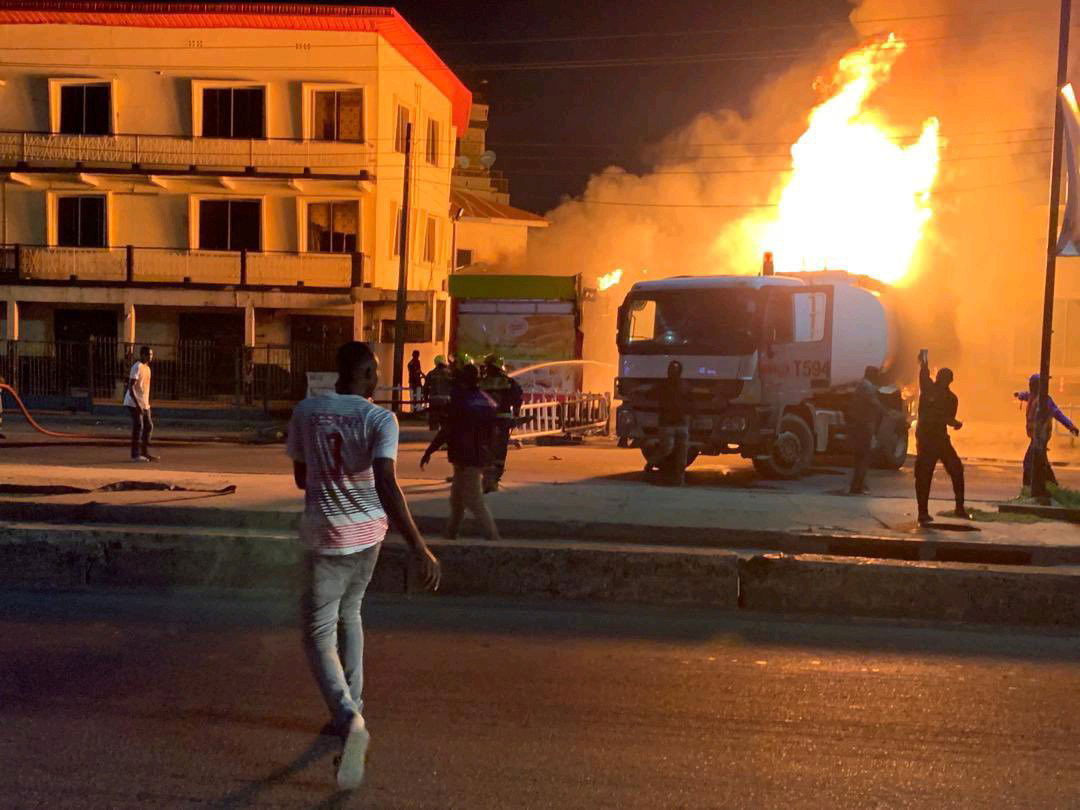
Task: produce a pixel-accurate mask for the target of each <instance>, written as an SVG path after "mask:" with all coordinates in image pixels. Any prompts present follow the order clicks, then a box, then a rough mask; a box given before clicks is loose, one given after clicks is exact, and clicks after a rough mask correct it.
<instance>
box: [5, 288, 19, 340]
mask: <svg viewBox="0 0 1080 810" xmlns="http://www.w3.org/2000/svg"><path fill="white" fill-rule="evenodd" d="M18 339H19V302H18V301H16V300H15V299H14V298H9V299H8V300H7V326H6V328H5V329H4V340H18Z"/></svg>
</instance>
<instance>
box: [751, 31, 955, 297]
mask: <svg viewBox="0 0 1080 810" xmlns="http://www.w3.org/2000/svg"><path fill="white" fill-rule="evenodd" d="M905 47H906V46H905V44H904V42H903V41H902V40H900V39H897V38H896V37H895V36H894V35H889V37H888V38H887V39H884V40H880V41H877V42H873V43H871V44H868V45H865V46H863V47H861V48H858V49H856V50H854V51H851V52H849V53H848V54H847V55H845V56H844V57H843V58H842V59H841V60H840V62H839V64H838V65H837V69H836V74H835V76H834V77H833V80H832V82H831V84H830V85H829V88H830V90H829V96H828V98H826V99H825V101H823V102H822V103H821V104H820V105H818V106H817V107H815V108H814V110H813V111H812V112H811V113H810V116H809V122H808V123H809V126H808V127H807V130H806V132H805V133H803V135H802V137H801V138H799V140H798V141H797V142H796V143H795V145H794V146H793V147H792V149H791V157H792V172H791V175H790V178H789V179H788V181H787V183H786V185H785V186H784V188H783V191H782V192H781V195H780V200H779V209H778V212H777V217H776V220H775V221H774V222H772V223H770V224H769V225H767V226H766V228H765V231H764V233H763V238H762V240H761V246H760V247H761V250H762V251H765V250H771V251H773V253H774V254H775V257H776V268H777V270H784V271H792V270H821V269H826V268H834V269H842V270H848V271H850V272H853V273H861V274H865V275H868V276H873V277H874V278H877V279H879V280H881V281H886V282H890V283H897V282H902V281H903V280H904V278H905V276H907V275H908V272H909V270H910V267H911V264H912V258H913V256H914V254H915V250H916V248H917V247H918V244H919V241H920V240H921V239H922V236H923V232H924V229H925V226H926V223H927V221H928V220H929V219H930V216H931V213H932V212H931V207H930V191H931V189H932V188H933V185H934V182H935V180H936V179H937V176H938V163H939V159H940V148H941V142H940V138H939V135H938V129H939V125H938V121H937V119H936V118H929V119H927V120H926V121H925V122H924V123H923V126H922V131H921V134H920V135H919V137H918V139H916V140H915V141H914V143H910V145H906V146H905V145H904V144H903V143H901V142H898V141H900V140H902V139H899V138H897V136H896V134H895V132H896V131H895V130H894V129H892V128H890V127H889V126H888V125H887V124H885V122H884V121H883V119H882V117H881V116H880V115H879V114H878V113H876V112H875V111H872V110H868V109H867V108H866V103H867V100H868V99H869V97H870V96H871V95H872V94H873V92H874V91H875V90H876V89H878V88H879V87H881V86H882V85H883V84H884V83H885V82H887V81H888V79H889V74H890V73H891V71H892V68H893V65H894V64H895V63H896V60H897V59H899V57H900V55H901V54H902V53H903V52H904V49H905Z"/></svg>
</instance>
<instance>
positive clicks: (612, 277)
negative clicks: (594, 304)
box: [596, 267, 623, 292]
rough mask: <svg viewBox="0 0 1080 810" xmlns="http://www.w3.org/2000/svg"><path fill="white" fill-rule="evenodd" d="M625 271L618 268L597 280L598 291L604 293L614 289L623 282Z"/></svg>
mask: <svg viewBox="0 0 1080 810" xmlns="http://www.w3.org/2000/svg"><path fill="white" fill-rule="evenodd" d="M622 277H623V271H622V268H621V267H616V268H615V269H614V270H612V271H611V272H610V273H605V274H604V275H602V276H600V278H598V279H597V280H596V289H598V290H600V292H603V291H604V290H606V289H608V288H610V287H614V286H615V285H616V284H618V283H619V282H620V281H622Z"/></svg>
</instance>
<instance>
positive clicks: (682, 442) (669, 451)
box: [644, 360, 693, 487]
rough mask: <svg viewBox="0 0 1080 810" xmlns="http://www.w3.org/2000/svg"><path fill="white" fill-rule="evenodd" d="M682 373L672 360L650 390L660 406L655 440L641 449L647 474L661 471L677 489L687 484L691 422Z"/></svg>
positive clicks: (690, 412) (689, 404)
mask: <svg viewBox="0 0 1080 810" xmlns="http://www.w3.org/2000/svg"><path fill="white" fill-rule="evenodd" d="M682 371H683V367H682V363H680V362H679V361H678V360H672V361H671V362H670V363H668V369H667V378H666V379H664V380H663V381H661V382H659V383H656V385H654V386H653V388H652V392H653V393H654V394H655V395H656V398H657V400H658V405H659V408H658V411H659V412H658V415H657V437H656V439H654V440H652V441H650V442H649V443H648V444H647V445H646V446H645V448H644V453H645V460H646V464H645V472H646V474H647V473H648V472H649V471H650V470H651V469H652V468H653V467H658V468H661V469H663V472H664V478H665V480H666V482H667V483H668V484H671V485H673V486H677V487H681V486H682V485H683V484H685V483H686V459H687V454H688V452H689V441H690V420H691V419H692V418H693V400H692V398H691V393H690V389H689V386H688V385H687V384H686V383H685V382H684V381H683V378H682Z"/></svg>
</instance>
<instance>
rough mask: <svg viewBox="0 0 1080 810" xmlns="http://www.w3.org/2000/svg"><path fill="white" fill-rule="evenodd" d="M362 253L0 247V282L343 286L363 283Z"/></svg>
mask: <svg viewBox="0 0 1080 810" xmlns="http://www.w3.org/2000/svg"><path fill="white" fill-rule="evenodd" d="M365 259H366V257H365V256H364V255H363V254H361V253H290V252H285V251H263V252H255V251H246V250H241V251H225V250H220V251H219V250H184V249H178V248H155V247H134V246H125V247H105V248H84V247H53V246H48V247H46V246H41V245H5V246H2V247H0V283H3V284H33V283H53V284H56V283H65V282H66V283H69V284H83V283H89V284H94V285H97V286H101V285H125V284H152V285H158V284H160V285H172V286H189V285H192V286H213V287H221V286H230V287H264V288H265V287H280V288H292V289H311V288H315V289H348V288H353V287H362V286H365V281H368V284H370V281H369V280H368V278H367V276H366V275H365V272H364V271H365V264H366V262H365Z"/></svg>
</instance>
